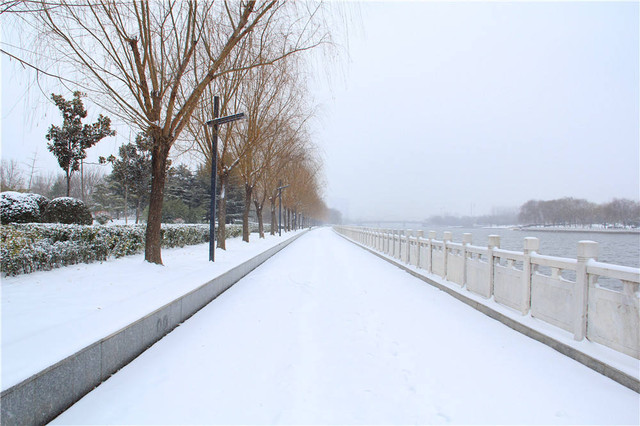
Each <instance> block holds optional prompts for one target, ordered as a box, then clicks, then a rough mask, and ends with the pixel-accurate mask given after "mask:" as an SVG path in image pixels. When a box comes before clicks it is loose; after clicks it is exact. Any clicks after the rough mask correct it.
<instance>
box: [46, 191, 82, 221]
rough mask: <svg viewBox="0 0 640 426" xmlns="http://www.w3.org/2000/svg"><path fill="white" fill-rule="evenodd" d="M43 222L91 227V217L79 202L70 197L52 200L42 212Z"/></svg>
mask: <svg viewBox="0 0 640 426" xmlns="http://www.w3.org/2000/svg"><path fill="white" fill-rule="evenodd" d="M43 219H44V222H48V223H67V224H72V223H75V224H78V225H91V224H92V223H93V217H92V216H91V212H90V211H89V208H88V207H87V206H86V204H85V203H83V202H82V201H81V200H78V199H77V198H71V197H60V198H54V199H53V200H51V201H50V202H49V204H48V205H47V209H46V210H45V212H44V218H43Z"/></svg>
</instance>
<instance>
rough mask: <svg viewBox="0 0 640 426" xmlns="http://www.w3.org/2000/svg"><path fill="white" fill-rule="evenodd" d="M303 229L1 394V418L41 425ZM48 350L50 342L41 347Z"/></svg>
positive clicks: (25, 423) (11, 423)
mask: <svg viewBox="0 0 640 426" xmlns="http://www.w3.org/2000/svg"><path fill="white" fill-rule="evenodd" d="M306 232H307V231H306V230H305V231H303V232H301V233H299V234H297V235H294V236H292V237H291V238H289V239H287V240H286V241H283V242H281V243H279V244H278V245H276V246H274V247H271V248H270V249H268V250H266V251H264V252H262V253H260V254H258V255H257V256H255V257H253V258H252V259H249V260H247V261H246V262H244V263H242V264H240V265H238V266H236V267H234V268H232V269H230V270H229V271H227V272H225V273H223V274H221V275H219V276H217V277H216V278H214V279H212V280H211V281H209V282H207V283H205V284H203V285H201V286H200V287H198V288H196V289H194V290H192V291H191V292H189V293H187V294H185V295H183V296H181V297H179V298H178V299H176V300H174V301H173V302H169V303H167V304H166V305H164V306H162V307H161V308H158V309H156V310H155V311H153V312H151V313H150V314H148V315H146V316H144V317H143V318H140V319H139V320H137V321H135V322H134V323H132V324H129V325H128V326H126V327H124V328H122V329H121V330H119V331H117V332H115V333H113V334H111V335H110V336H107V337H104V338H102V339H100V340H99V341H97V342H95V343H93V344H91V345H89V346H87V347H86V348H84V349H82V350H80V351H78V352H76V353H75V354H73V355H71V356H69V357H67V358H65V359H63V360H62V361H59V362H58V363H56V364H54V365H52V366H50V367H48V368H46V369H44V370H42V371H40V372H39V373H36V374H34V375H33V376H31V377H29V378H28V379H26V380H24V381H22V382H20V383H18V384H16V385H14V386H12V387H10V388H9V389H6V390H5V391H3V392H2V394H0V410H1V416H0V423H1V424H3V425H41V424H46V423H48V422H50V421H51V420H53V419H54V418H56V417H57V416H58V415H59V414H60V413H62V412H63V411H64V410H66V409H67V408H69V407H70V406H71V405H73V404H74V403H76V402H77V401H78V400H80V399H81V398H82V397H83V396H84V395H86V394H87V393H89V392H91V390H93V389H94V388H95V387H96V386H98V385H99V384H100V383H102V382H103V381H105V380H107V379H108V378H109V377H110V376H111V375H112V374H114V373H115V372H116V371H118V370H119V369H121V368H122V367H124V366H125V365H127V364H128V363H130V362H131V361H133V359H134V358H136V357H137V356H138V355H140V354H141V353H142V352H144V351H145V350H147V349H148V348H149V347H151V346H152V345H153V344H154V343H156V342H157V341H158V340H160V339H162V338H163V337H164V336H165V335H167V334H168V333H169V332H171V330H173V329H174V328H176V327H177V326H178V325H180V324H181V323H182V322H184V321H186V320H187V319H188V318H189V317H191V316H192V315H193V314H195V313H196V312H198V311H199V310H200V309H202V308H203V307H204V306H206V305H207V304H208V303H209V302H211V301H212V300H213V299H215V298H216V297H218V296H219V295H220V294H222V293H223V292H224V291H226V290H227V289H229V288H230V287H231V286H232V285H233V284H235V283H236V282H238V281H239V280H240V279H242V278H243V277H244V276H245V275H247V274H248V273H249V272H251V271H253V270H254V269H255V268H257V267H258V266H260V265H261V264H262V263H264V262H265V261H266V260H267V259H269V258H270V257H271V256H273V255H274V254H276V253H277V252H279V251H280V250H282V249H283V248H284V247H286V246H287V245H289V244H291V243H292V242H293V241H295V240H296V239H298V238H299V237H300V236H302V235H304V234H305V233H306ZM42 349H43V350H46V348H42Z"/></svg>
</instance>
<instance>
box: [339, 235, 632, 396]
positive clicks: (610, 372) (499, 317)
mask: <svg viewBox="0 0 640 426" xmlns="http://www.w3.org/2000/svg"><path fill="white" fill-rule="evenodd" d="M334 232H335V233H336V234H337V235H339V236H341V237H342V238H344V239H345V240H347V241H349V242H351V243H353V244H355V245H357V246H358V247H361V248H363V249H365V250H367V251H368V252H370V253H372V254H374V255H376V256H378V257H379V258H381V259H383V260H386V261H387V262H389V263H391V264H392V265H394V266H397V267H398V268H400V269H402V270H404V271H406V272H408V273H410V274H411V275H413V276H414V277H416V278H419V279H421V280H422V281H424V282H426V283H427V284H430V285H432V286H434V287H436V288H437V289H438V290H442V291H444V292H446V293H447V294H449V295H451V296H453V297H455V298H456V299H458V300H459V301H461V302H463V303H466V304H467V305H469V306H471V307H472V308H474V309H476V310H478V311H480V312H482V313H483V314H485V315H487V316H488V317H490V318H493V319H495V320H496V321H500V322H501V323H503V324H504V325H506V326H507V327H510V328H512V329H514V330H515V331H517V332H519V333H522V334H524V335H525V336H527V337H530V338H532V339H534V340H537V341H538V342H540V343H543V344H545V345H547V346H549V347H550V348H552V349H555V350H556V351H558V352H560V353H561V354H563V355H566V356H568V357H569V358H572V359H574V360H576V361H578V362H579V363H581V364H583V365H585V366H587V367H589V368H590V369H592V370H594V371H597V372H598V373H600V374H602V375H604V376H606V377H608V378H610V379H612V380H615V381H616V382H618V383H620V384H621V385H623V386H626V387H628V388H629V389H631V390H633V391H635V392H638V393H640V379H639V378H638V377H634V376H631V375H629V374H627V373H625V372H624V371H620V370H618V369H617V368H615V367H613V366H611V365H609V364H607V363H606V362H604V361H602V360H599V359H597V358H594V357H592V356H591V355H588V354H586V353H584V352H582V351H580V350H578V349H576V348H574V347H573V346H570V345H567V344H566V343H564V342H561V341H559V340H556V339H554V338H552V337H549V336H547V335H546V334H543V333H542V332H540V331H538V330H535V329H533V328H531V327H529V326H527V325H525V324H523V323H521V322H519V321H516V320H514V319H513V318H510V317H508V316H507V315H505V314H502V313H500V312H498V311H495V310H493V309H492V308H491V307H489V306H487V305H484V304H482V303H479V302H478V301H476V300H473V299H471V298H469V297H467V296H465V295H464V294H462V293H458V292H457V291H455V290H453V289H451V288H449V287H446V286H443V285H442V284H440V283H438V282H437V281H434V280H432V279H430V278H428V277H426V276H424V275H422V274H420V273H418V272H416V271H414V270H412V269H411V268H409V267H408V266H407V265H405V264H403V263H400V262H399V261H397V260H395V259H390V258H388V257H387V256H385V255H383V254H381V253H378V252H377V251H375V250H372V249H370V248H369V247H366V246H363V245H362V244H360V243H358V242H356V241H353V240H352V239H350V238H348V237H346V236H344V235H342V234H340V233H338V232H336V231H335V230H334Z"/></svg>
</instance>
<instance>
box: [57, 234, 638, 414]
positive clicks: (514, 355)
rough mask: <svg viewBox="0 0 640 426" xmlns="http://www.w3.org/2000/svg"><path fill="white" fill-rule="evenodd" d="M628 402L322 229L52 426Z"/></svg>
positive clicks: (504, 410) (589, 374)
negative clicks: (60, 425) (62, 425)
mask: <svg viewBox="0 0 640 426" xmlns="http://www.w3.org/2000/svg"><path fill="white" fill-rule="evenodd" d="M639 402H640V401H639V395H638V394H637V393H635V392H633V391H631V390H629V389H627V388H625V387H623V386H622V385H620V384H618V383H616V382H614V381H612V380H610V379H608V378H606V377H604V376H602V375H600V374H598V373H596V372H594V371H592V370H590V369H588V368H587V367H585V366H583V365H581V364H579V363H577V362H575V361H573V360H571V359H569V358H567V357H565V356H563V355H561V354H560V353H558V352H556V351H554V350H553V349H551V348H549V347H547V346H545V345H543V344H541V343H539V342H536V341H534V340H532V339H529V338H527V337H525V336H524V335H521V334H519V333H517V332H515V331H513V330H511V329H510V328H508V327H506V326H504V325H502V324H501V323H499V322H497V321H494V320H492V319H490V318H489V317H487V316H485V315H483V314H481V313H479V312H477V311H475V310H473V309H472V308H470V307H468V306H467V305H465V304H463V303H460V302H458V301H457V300H456V299H454V298H452V297H450V296H448V295H447V294H445V293H443V292H440V291H438V290H437V289H435V288H433V287H431V286H429V285H427V284H425V283H424V282H422V281H420V280H418V279H416V278H414V277H412V276H411V275H409V274H407V273H405V272H403V271H401V270H399V269H398V268H396V267H394V266H392V265H390V264H388V263H386V262H384V261H382V260H380V259H378V258H376V257H375V256H373V255H372V254H370V253H368V252H366V251H365V250H362V249H361V248H358V247H356V246H355V245H353V244H351V243H349V242H347V241H345V240H344V239H342V238H341V237H339V236H338V235H336V234H334V233H333V231H331V230H330V229H320V230H317V231H312V232H310V233H309V234H307V235H305V236H303V237H301V238H300V239H298V240H297V241H295V242H294V243H292V244H291V245H290V246H288V247H287V248H285V249H284V250H283V251H281V252H280V253H279V254H277V255H276V256H274V257H273V258H271V259H270V260H268V261H267V262H265V263H264V264H263V265H262V266H261V267H259V268H258V269H256V270H255V271H254V272H252V273H251V274H249V275H248V276H247V277H245V278H244V279H243V280H241V281H239V282H238V283H237V284H236V285H235V286H234V287H232V288H231V289H230V290H228V291H227V292H225V293H224V294H222V295H221V296H220V297H219V298H218V299H216V300H214V301H213V302H212V303H211V304H209V305H208V306H207V307H205V308H204V309H203V310H201V311H200V312H198V313H197V314H196V315H194V316H193V317H192V318H191V319H190V320H188V321H187V322H185V323H184V324H182V325H181V326H180V327H178V328H176V329H175V330H174V331H173V332H172V333H170V334H169V335H167V336H166V337H165V338H163V339H162V340H161V341H159V342H158V343H156V344H155V345H154V346H153V347H151V348H150V349H149V350H147V351H146V352H145V353H143V354H142V355H141V356H140V357H138V358H137V359H135V360H134V361H133V362H132V363H131V364H129V365H128V366H126V367H124V368H123V369H122V370H121V371H120V372H118V373H116V374H115V375H114V376H112V377H111V378H110V379H109V380H108V381H106V382H105V383H103V384H102V385H100V386H99V387H98V388H96V389H95V390H94V391H93V392H91V393H90V394H88V395H87V396H85V397H84V398H83V399H82V400H80V401H79V402H78V403H76V404H75V405H74V406H73V407H71V408H70V409H69V410H68V411H66V412H65V413H63V414H62V415H61V416H60V417H58V418H57V419H56V420H55V421H54V423H57V424H96V423H102V424H104V423H106V424H178V423H180V424H292V423H295V424H414V423H423V424H430V423H493V424H496V423H510V424H512V423H538V424H539V423H553V424H575V423H598V424H608V423H613V424H638V422H639V421H640V418H639V413H638V407H639V405H638V404H639Z"/></svg>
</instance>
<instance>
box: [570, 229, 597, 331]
mask: <svg viewBox="0 0 640 426" xmlns="http://www.w3.org/2000/svg"><path fill="white" fill-rule="evenodd" d="M597 258H598V243H596V242H595V241H578V263H577V265H576V289H575V299H574V302H573V303H574V330H575V331H574V334H573V338H574V339H575V340H582V339H584V337H585V335H586V333H587V306H588V302H589V274H587V263H588V262H589V260H591V259H597Z"/></svg>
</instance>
